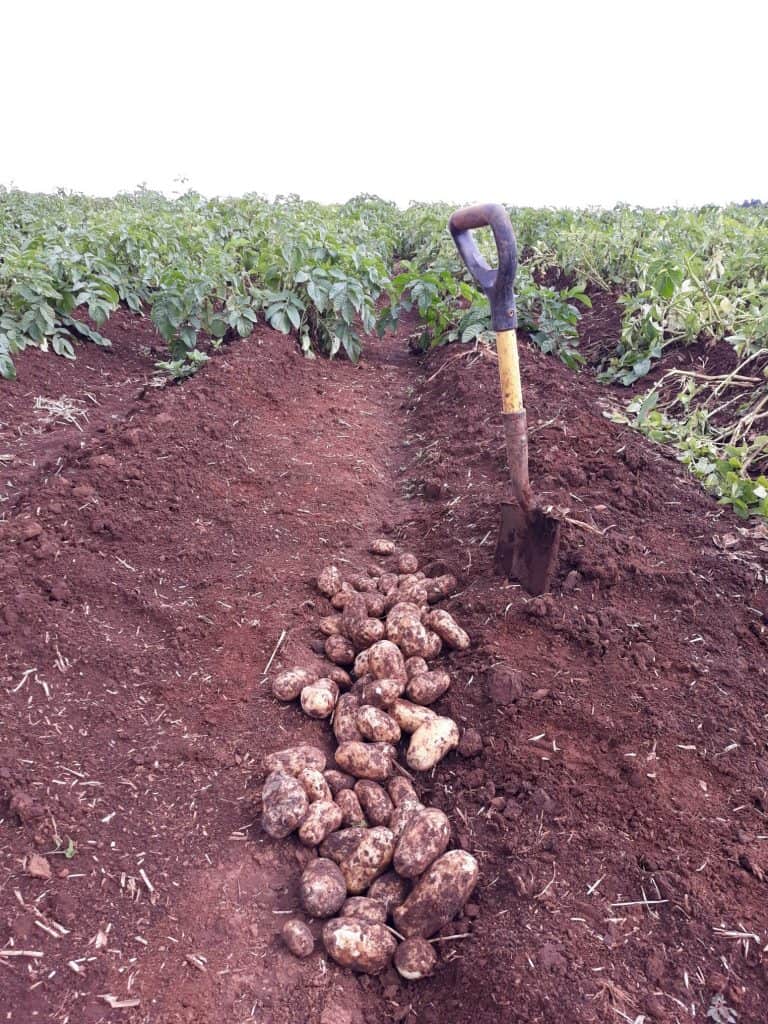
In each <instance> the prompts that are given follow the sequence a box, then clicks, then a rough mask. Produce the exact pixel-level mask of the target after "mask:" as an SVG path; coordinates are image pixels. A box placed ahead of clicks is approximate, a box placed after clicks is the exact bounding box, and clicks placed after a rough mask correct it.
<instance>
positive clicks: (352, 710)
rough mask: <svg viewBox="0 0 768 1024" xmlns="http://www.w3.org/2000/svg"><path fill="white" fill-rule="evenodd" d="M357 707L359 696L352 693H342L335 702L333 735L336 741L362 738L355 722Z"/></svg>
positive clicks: (343, 741)
mask: <svg viewBox="0 0 768 1024" xmlns="http://www.w3.org/2000/svg"><path fill="white" fill-rule="evenodd" d="M359 707H360V698H359V697H358V696H356V694H354V693H342V695H341V696H340V697H339V699H338V701H337V702H336V711H335V713H334V716H333V735H334V736H335V737H336V741H337V742H338V743H346V742H348V741H349V740H361V739H362V735H361V733H360V730H359V729H358V728H357V722H356V716H357V712H358V709H359Z"/></svg>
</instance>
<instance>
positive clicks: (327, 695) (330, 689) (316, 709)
mask: <svg viewBox="0 0 768 1024" xmlns="http://www.w3.org/2000/svg"><path fill="white" fill-rule="evenodd" d="M321 684H322V685H321ZM338 697H339V688H338V686H337V685H336V683H334V681H333V680H332V679H318V681H317V682H316V683H313V684H312V685H311V686H305V687H304V689H303V690H302V691H301V710H302V711H303V712H304V714H305V715H309V717H310V718H328V717H329V716H330V715H331V714H333V709H334V708H335V707H336V701H337V700H338Z"/></svg>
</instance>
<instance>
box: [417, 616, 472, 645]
mask: <svg viewBox="0 0 768 1024" xmlns="http://www.w3.org/2000/svg"><path fill="white" fill-rule="evenodd" d="M427 626H428V627H429V628H430V629H432V630H434V632H435V633H437V635H438V636H439V637H440V639H441V640H443V641H445V643H446V644H447V645H448V646H449V647H452V648H453V649H454V650H456V651H466V649H467V648H468V647H469V634H468V633H465V632H464V630H463V629H462V628H461V626H460V625H459V624H458V623H457V622H456V620H455V619H454V617H453V616H452V615H451V614H450V612H447V611H445V610H444V609H442V608H436V609H435V610H434V611H432V612H430V613H429V617H428V619H427Z"/></svg>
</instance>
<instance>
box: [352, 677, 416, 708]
mask: <svg viewBox="0 0 768 1024" xmlns="http://www.w3.org/2000/svg"><path fill="white" fill-rule="evenodd" d="M404 692H405V680H404V679H373V678H371V679H370V680H369V681H368V682H366V683H364V684H363V685H362V686H361V687H360V690H359V694H360V703H361V704H372V705H373V707H375V708H384V709H385V710H386V708H388V707H389V705H390V704H391V703H392V702H393V701H395V700H397V698H398V697H399V696H400V694H401V693H404Z"/></svg>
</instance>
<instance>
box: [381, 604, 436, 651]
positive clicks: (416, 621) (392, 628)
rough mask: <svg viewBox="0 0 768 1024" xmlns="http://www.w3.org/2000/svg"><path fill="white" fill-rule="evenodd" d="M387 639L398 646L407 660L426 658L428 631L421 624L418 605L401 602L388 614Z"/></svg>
mask: <svg viewBox="0 0 768 1024" xmlns="http://www.w3.org/2000/svg"><path fill="white" fill-rule="evenodd" d="M387 639H388V640H391V641H392V643H395V644H397V646H398V647H399V648H400V650H401V651H402V652H403V654H404V655H405V657H406V658H412V657H414V656H418V657H422V658H423V657H425V656H426V655H425V650H426V649H427V646H428V643H427V629H426V626H423V625H422V624H421V610H420V608H419V607H418V605H415V604H411V603H410V602H406V601H403V602H400V603H398V604H396V605H395V606H394V607H393V608H392V609H390V611H389V612H388V613H387Z"/></svg>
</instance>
